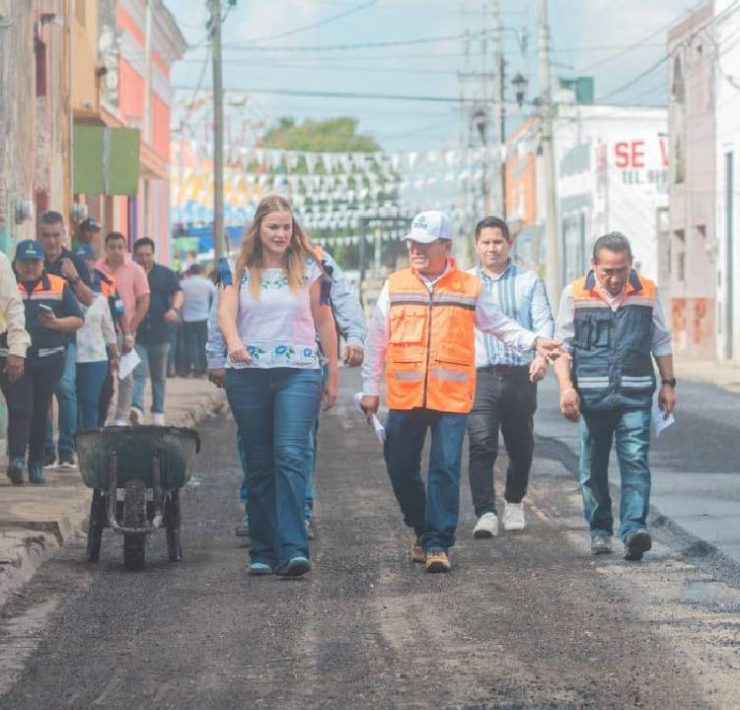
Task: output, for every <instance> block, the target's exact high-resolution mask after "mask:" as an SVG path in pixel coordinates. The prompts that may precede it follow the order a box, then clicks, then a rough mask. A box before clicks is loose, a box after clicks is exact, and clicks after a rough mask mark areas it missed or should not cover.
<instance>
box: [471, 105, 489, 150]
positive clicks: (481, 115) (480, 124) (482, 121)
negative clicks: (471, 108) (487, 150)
mask: <svg viewBox="0 0 740 710" xmlns="http://www.w3.org/2000/svg"><path fill="white" fill-rule="evenodd" d="M471 118H472V120H473V125H474V126H475V128H476V129H477V130H478V133H479V134H480V141H481V143H482V144H483V145H486V144H487V143H488V115H487V114H486V111H485V109H482V108H479V109H476V111H475V112H474V113H473V115H472V117H471Z"/></svg>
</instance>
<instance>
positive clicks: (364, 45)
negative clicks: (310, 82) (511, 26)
mask: <svg viewBox="0 0 740 710" xmlns="http://www.w3.org/2000/svg"><path fill="white" fill-rule="evenodd" d="M484 34H488V33H487V32H486V31H481V32H477V33H476V34H475V36H481V35H484ZM463 38H464V35H462V34H456V35H443V36H440V37H420V38H418V39H409V40H397V41H388V42H359V43H355V44H323V45H308V44H301V45H281V46H278V47H260V46H257V47H255V46H243V45H241V44H239V43H235V42H230V43H228V44H224V47H228V48H229V49H231V50H232V51H240V52H276V51H280V52H316V51H319V52H339V51H346V50H348V49H381V48H383V47H407V46H411V45H418V44H433V43H435V42H450V41H453V40H460V39H463Z"/></svg>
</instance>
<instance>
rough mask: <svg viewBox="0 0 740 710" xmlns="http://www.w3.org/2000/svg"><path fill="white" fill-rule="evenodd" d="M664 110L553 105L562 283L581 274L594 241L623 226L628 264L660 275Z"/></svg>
mask: <svg viewBox="0 0 740 710" xmlns="http://www.w3.org/2000/svg"><path fill="white" fill-rule="evenodd" d="M666 132H667V111H666V109H663V108H642V107H623V106H595V105H583V104H580V105H575V104H570V105H568V104H560V106H559V111H558V116H557V118H556V119H555V122H554V127H553V133H554V148H555V169H556V173H557V181H558V184H557V190H558V213H559V214H558V217H559V223H560V243H561V248H562V253H561V264H562V277H563V281H564V282H565V283H568V282H569V281H571V280H572V279H574V278H577V277H578V276H580V275H582V274H584V273H585V272H586V271H587V270H588V268H589V264H590V260H591V250H592V246H593V242H594V240H595V239H596V238H597V237H599V236H601V235H603V234H606V233H608V232H613V231H617V232H622V233H624V234H625V236H627V237H628V238H629V240H630V242H631V244H632V250H633V253H634V258H635V267H636V268H637V270H638V271H639V272H640V273H642V274H644V275H645V276H647V277H648V278H651V279H654V280H656V281H657V282H658V283H659V285H660V282H661V281H665V280H666V277H665V273H664V269H663V263H664V262H665V261H666V256H665V255H664V254H663V248H664V245H665V244H666V241H667V240H665V239H659V234H665V230H666V224H667V206H668V156H669V152H668V151H669V148H668V140H667V135H666Z"/></svg>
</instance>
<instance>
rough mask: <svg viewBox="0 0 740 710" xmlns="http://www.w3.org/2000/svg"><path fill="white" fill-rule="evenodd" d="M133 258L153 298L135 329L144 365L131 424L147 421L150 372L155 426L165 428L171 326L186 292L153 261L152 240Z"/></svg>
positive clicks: (139, 371)
mask: <svg viewBox="0 0 740 710" xmlns="http://www.w3.org/2000/svg"><path fill="white" fill-rule="evenodd" d="M134 258H135V259H136V262H137V263H138V264H139V266H141V268H142V269H144V271H145V272H146V275H147V279H148V280H149V290H150V292H151V299H150V301H149V310H148V311H147V314H146V316H145V318H144V320H143V321H142V322H141V325H140V326H139V327H138V329H137V330H136V346H135V347H136V352H137V353H138V354H139V357H140V358H141V363H139V365H138V366H137V368H136V370H135V371H134V393H133V397H132V404H131V415H130V418H131V423H132V424H133V425H137V424H143V422H144V387H145V385H146V377H147V373H148V374H149V376H150V378H151V381H152V410H151V413H152V424H156V425H158V426H164V398H165V387H166V384H167V357H168V355H169V350H170V331H169V324H170V323H175V322H177V318H178V316H179V314H180V309H181V308H182V299H183V293H182V288H180V282H179V280H178V278H177V274H176V273H175V272H174V271H172V269H168V268H167V267H166V266H162V265H161V264H157V263H155V261H154V242H153V241H152V240H151V239H149V237H144V238H143V239H139V240H137V241H136V243H135V244H134Z"/></svg>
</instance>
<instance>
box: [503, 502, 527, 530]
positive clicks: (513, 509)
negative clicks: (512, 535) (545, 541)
mask: <svg viewBox="0 0 740 710" xmlns="http://www.w3.org/2000/svg"><path fill="white" fill-rule="evenodd" d="M503 520H504V530H524V528H525V527H527V523H525V522H524V506H523V505H522V504H521V503H507V504H506V505H505V506H504V516H503Z"/></svg>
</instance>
